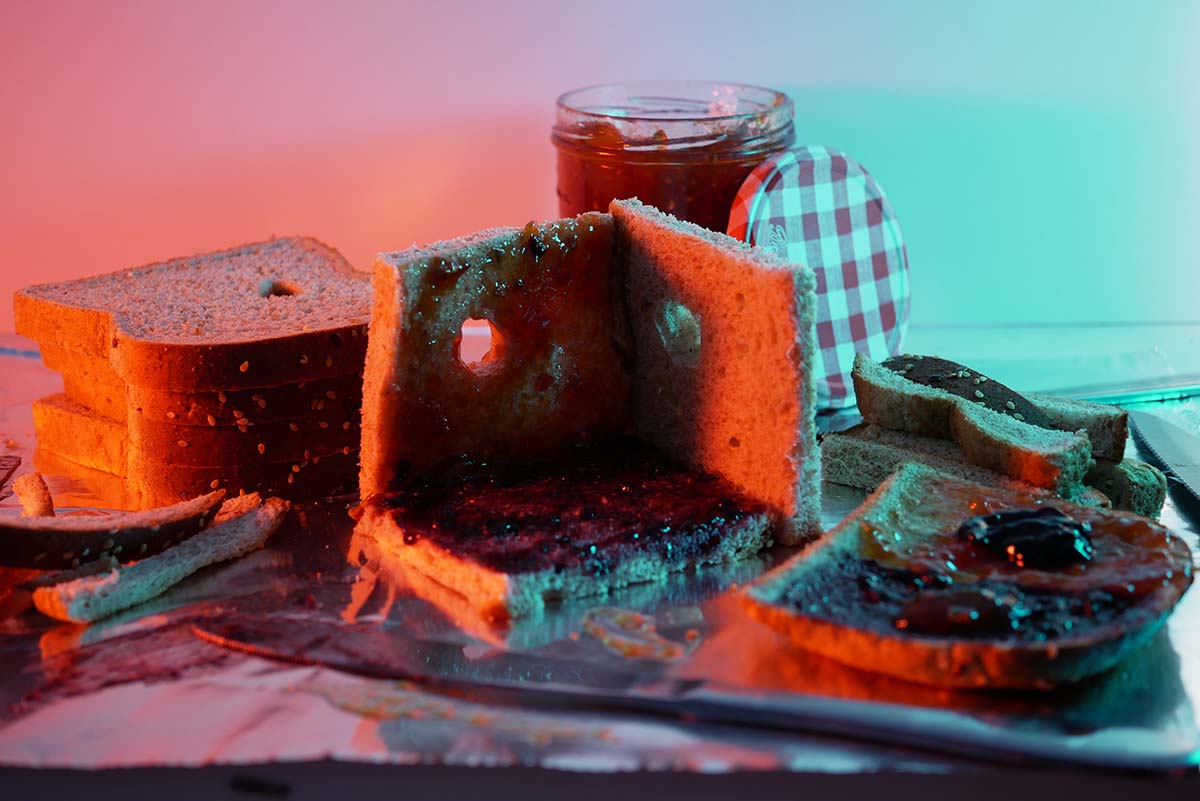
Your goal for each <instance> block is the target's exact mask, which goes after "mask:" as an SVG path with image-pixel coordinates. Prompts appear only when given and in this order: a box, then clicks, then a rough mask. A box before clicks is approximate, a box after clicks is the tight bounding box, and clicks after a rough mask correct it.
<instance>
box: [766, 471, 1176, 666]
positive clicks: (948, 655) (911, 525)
mask: <svg viewBox="0 0 1200 801" xmlns="http://www.w3.org/2000/svg"><path fill="white" fill-rule="evenodd" d="M1044 503H1045V501H1044V499H1043V498H1040V497H1038V496H1029V495H1026V494H1024V493H1018V492H1011V491H1008V490H1003V489H998V488H991V487H984V486H980V485H977V484H973V483H971V482H968V481H963V480H962V479H958V478H954V477H951V476H948V475H945V474H942V473H938V472H937V471H934V470H931V469H930V468H927V467H923V466H919V465H915V464H909V465H906V466H904V467H902V468H901V469H900V470H899V471H897V472H896V473H895V474H894V475H893V476H892V477H891V478H889V479H888V480H887V481H885V482H884V483H883V484H881V485H880V487H879V488H878V489H877V490H876V491H875V492H874V493H872V494H871V496H870V497H868V498H867V500H866V501H865V502H864V503H863V504H862V505H861V506H860V507H859V508H858V509H857V510H856V511H855V512H854V513H853V514H851V515H850V516H848V517H847V518H846V519H845V520H844V521H843V522H842V523H840V524H839V525H838V526H836V527H835V528H834V529H832V530H831V531H830V532H828V533H827V534H826V535H824V536H823V537H822V538H821V539H820V540H819V541H818V542H816V543H814V544H813V545H811V546H810V547H809V548H808V549H807V550H806V551H804V552H803V553H801V554H798V555H797V556H795V557H793V558H792V559H790V560H789V561H787V562H786V563H784V564H783V565H781V566H779V567H778V568H776V569H775V570H773V571H771V572H770V573H768V574H767V575H765V576H764V577H762V578H761V579H759V580H758V581H757V582H755V583H754V584H753V585H752V586H751V587H749V588H748V589H747V590H746V591H745V593H744V595H743V598H744V600H745V601H746V602H747V605H748V608H749V610H750V612H751V613H752V614H753V615H754V616H755V617H757V618H759V619H760V620H762V621H764V622H766V623H767V624H768V625H771V626H772V627H775V628H777V629H779V630H781V631H783V632H786V633H787V634H788V635H789V636H791V637H792V638H793V639H794V640H795V641H796V642H797V643H798V644H799V645H801V646H802V647H804V648H806V649H808V650H811V651H815V652H817V653H820V654H823V655H825V656H827V657H829V658H831V659H834V660H837V661H839V662H843V663H845V664H848V665H851V666H853V667H857V668H861V669H864V670H870V671H874V672H877V673H886V674H890V675H892V676H896V677H899V678H902V679H906V680H908V681H914V682H919V683H923V684H932V685H937V686H943V687H969V688H979V689H991V688H1036V689H1047V688H1049V687H1052V686H1055V685H1060V684H1069V683H1072V682H1076V681H1079V680H1081V679H1083V678H1086V677H1088V676H1091V675H1094V674H1096V673H1100V672H1102V671H1105V670H1108V669H1109V668H1111V667H1112V666H1113V665H1115V664H1116V663H1117V662H1119V661H1120V660H1121V659H1122V658H1124V657H1125V656H1126V655H1127V654H1129V653H1130V652H1131V651H1133V650H1134V649H1136V648H1138V647H1140V646H1141V645H1142V644H1143V643H1145V642H1146V641H1147V640H1148V639H1149V638H1150V637H1151V636H1152V635H1153V634H1154V633H1155V631H1157V630H1158V628H1159V627H1160V626H1161V625H1162V622H1163V620H1164V619H1165V618H1166V616H1167V615H1168V614H1169V612H1170V611H1171V609H1172V608H1173V607H1174V606H1175V604H1176V603H1177V602H1178V601H1179V599H1180V597H1182V595H1183V593H1184V592H1185V591H1186V590H1187V588H1188V587H1189V586H1190V584H1191V582H1192V557H1191V553H1190V551H1189V550H1188V547H1187V545H1186V543H1184V542H1183V540H1181V539H1180V538H1179V537H1178V536H1176V535H1174V534H1173V533H1172V532H1170V531H1169V530H1167V529H1165V528H1163V527H1162V526H1159V525H1158V524H1156V523H1154V522H1153V521H1151V520H1147V519H1145V518H1140V517H1137V516H1135V515H1130V514H1128V513H1123V512H1113V511H1109V510H1104V509H1095V508H1086V507H1081V506H1077V505H1074V504H1071V503H1068V502H1066V501H1062V500H1054V501H1053V502H1052V504H1053V506H1054V508H1056V509H1059V510H1060V511H1062V512H1063V513H1065V514H1067V515H1069V516H1071V517H1073V518H1075V519H1076V520H1078V521H1082V522H1085V523H1087V524H1088V525H1089V526H1090V527H1091V532H1092V533H1091V536H1092V538H1093V542H1094V543H1095V552H1094V554H1093V556H1092V559H1091V562H1090V563H1089V564H1087V565H1086V566H1084V567H1079V566H1073V567H1071V568H1062V569H1052V568H1041V569H1038V568H1035V567H1019V566H1017V565H1014V564H1012V563H1011V562H1009V561H1008V560H1006V559H1005V558H1004V557H1003V555H1001V554H991V553H983V554H976V555H971V554H973V553H974V551H971V550H970V547H976V548H982V546H978V545H976V546H969V547H966V548H965V547H964V541H963V540H962V539H961V538H959V537H958V535H957V530H958V528H959V526H960V525H961V524H962V523H963V522H964V521H965V520H967V519H968V518H970V517H972V516H974V515H978V514H980V513H981V512H985V513H990V512H996V511H1000V510H1014V509H1032V508H1036V507H1038V506H1039V505H1042V504H1044ZM955 548H956V549H957V550H953V553H954V554H955V555H956V556H955V558H954V559H952V560H951V564H950V565H947V564H946V557H945V555H944V554H946V553H949V552H950V550H948V549H955ZM939 555H941V556H939ZM937 559H941V561H937ZM931 573H937V575H939V576H941V577H942V578H941V579H938V580H926V581H917V582H916V583H914V581H913V576H914V575H915V576H926V578H927V579H932V576H931V575H930V574H931ZM1143 579H1144V581H1143ZM1135 580H1136V582H1138V585H1140V586H1138V585H1135V583H1134V582H1135ZM993 585H994V586H993ZM864 596H868V597H864ZM1010 596H1011V599H1013V600H1011V601H1010ZM870 598H874V600H870ZM1080 599H1085V600H1080ZM1010 603H1011V606H1010V605H1009V604H1010ZM972 609H973V610H975V612H976V614H975V615H968V614H967V610H972ZM1030 610H1033V611H1032V612H1031V611H1030ZM1030 615H1032V616H1030ZM997 616H999V617H997Z"/></svg>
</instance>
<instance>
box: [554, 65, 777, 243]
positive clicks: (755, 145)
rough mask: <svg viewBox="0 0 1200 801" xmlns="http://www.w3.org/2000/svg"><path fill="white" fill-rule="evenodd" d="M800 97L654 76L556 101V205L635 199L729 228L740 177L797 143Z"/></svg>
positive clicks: (584, 207)
mask: <svg viewBox="0 0 1200 801" xmlns="http://www.w3.org/2000/svg"><path fill="white" fill-rule="evenodd" d="M792 115H793V107H792V101H791V100H790V99H789V98H788V96H787V95H785V94H783V93H782V92H776V91H773V90H771V89H763V88H761V87H758V86H745V85H741V84H732V83H713V82H707V81H652V82H638V83H620V84H607V85H603V86H592V87H588V88H586V89H576V90H575V91H573V92H567V93H566V94H564V95H563V96H562V97H560V98H558V117H557V122H556V123H555V126H554V133H553V136H552V139H553V141H554V144H555V146H556V147H557V148H558V207H559V211H560V213H561V214H562V215H563V216H564V217H571V216H574V215H576V214H581V213H583V212H585V211H606V210H607V209H608V204H609V202H610V201H612V200H614V199H623V198H630V197H636V198H639V199H640V200H641V201H642V202H643V203H649V204H650V205H652V206H657V207H658V208H659V209H662V210H663V211H667V212H670V213H671V214H674V215H675V216H676V217H680V218H682V219H685V220H690V221H691V222H694V223H697V224H698V225H703V226H704V227H705V228H709V229H711V230H713V231H721V232H724V231H725V229H726V226H727V224H728V222H729V209H730V207H731V206H732V205H733V199H734V197H735V196H736V195H737V192H738V189H739V188H740V187H741V185H742V182H743V181H744V180H745V179H746V176H747V175H748V174H749V173H750V171H751V170H752V169H754V167H756V166H757V165H758V164H759V163H761V162H762V161H765V160H766V159H768V158H771V157H772V156H774V155H776V154H778V153H780V152H782V151H784V150H787V149H788V148H790V147H791V146H792V144H793V143H794V141H795V132H794V130H793V127H792Z"/></svg>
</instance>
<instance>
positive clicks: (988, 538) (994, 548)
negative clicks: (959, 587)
mask: <svg viewBox="0 0 1200 801" xmlns="http://www.w3.org/2000/svg"><path fill="white" fill-rule="evenodd" d="M1091 530H1092V527H1091V526H1090V525H1089V524H1087V523H1083V522H1080V521H1079V520H1076V519H1075V518H1073V517H1068V516H1067V515H1065V514H1063V513H1062V512H1060V511H1058V510H1057V509H1055V508H1053V507H1050V506H1043V507H1041V508H1038V509H1006V510H1003V511H1000V512H994V513H993V514H989V515H978V516H976V517H971V518H968V519H967V520H965V521H964V522H963V524H962V525H961V526H959V528H958V532H957V533H958V537H959V538H960V539H964V540H966V541H967V542H972V543H976V544H978V545H982V546H983V547H984V548H986V549H988V550H989V551H991V552H992V553H995V554H997V555H1000V556H1003V557H1004V558H1006V559H1008V561H1010V562H1012V563H1013V564H1014V565H1016V566H1017V567H1029V568H1033V569H1035V570H1061V569H1062V568H1064V567H1069V566H1071V565H1086V564H1087V563H1088V562H1090V561H1091V560H1092V556H1093V555H1094V554H1095V552H1096V548H1095V545H1094V544H1093V543H1092V537H1091Z"/></svg>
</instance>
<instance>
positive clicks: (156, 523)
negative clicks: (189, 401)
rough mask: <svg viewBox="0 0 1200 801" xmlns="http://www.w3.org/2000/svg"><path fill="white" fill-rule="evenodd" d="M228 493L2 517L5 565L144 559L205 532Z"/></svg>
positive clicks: (52, 566) (55, 566)
mask: <svg viewBox="0 0 1200 801" xmlns="http://www.w3.org/2000/svg"><path fill="white" fill-rule="evenodd" d="M224 497H225V491H224V490H218V491H216V492H210V493H208V494H206V495H202V496H200V497H197V498H193V499H191V500H188V501H185V502H182V503H177V504H174V505H172V506H168V507H164V508H161V509H149V510H146V511H143V512H122V513H118V514H114V515H111V516H108V517H23V518H0V564H3V565H6V566H9V567H31V568H39V569H44V570H59V569H67V568H73V567H78V566H79V565H80V564H82V563H83V562H86V561H88V560H89V559H99V558H101V557H104V556H108V555H112V556H115V557H117V558H118V559H120V560H121V561H129V560H133V559H138V558H140V557H142V556H144V555H146V554H153V553H157V552H159V551H161V550H162V549H164V548H166V547H168V546H170V545H172V544H174V543H177V542H182V541H183V540H185V539H187V538H188V537H190V536H192V535H193V534H195V533H196V532H198V531H201V530H203V529H204V528H205V527H206V526H207V525H208V524H209V522H211V520H212V516H213V513H214V511H215V510H216V508H217V507H218V506H219V505H220V503H221V500H222V499H223V498H224Z"/></svg>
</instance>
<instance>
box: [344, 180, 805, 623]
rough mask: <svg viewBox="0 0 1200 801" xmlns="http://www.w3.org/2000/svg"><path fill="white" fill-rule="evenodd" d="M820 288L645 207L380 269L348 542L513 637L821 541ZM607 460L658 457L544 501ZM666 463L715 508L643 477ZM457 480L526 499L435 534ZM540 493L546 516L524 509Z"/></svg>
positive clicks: (392, 261)
mask: <svg viewBox="0 0 1200 801" xmlns="http://www.w3.org/2000/svg"><path fill="white" fill-rule="evenodd" d="M813 286H814V281H813V277H812V274H811V273H810V272H809V271H807V270H805V269H804V268H799V267H796V266H794V265H789V264H786V263H784V262H782V261H780V260H777V259H775V258H773V257H771V256H769V255H768V254H766V253H764V252H762V251H759V250H757V249H754V248H751V247H750V246H748V245H745V244H743V243H739V242H736V241H734V240H732V239H730V238H728V237H725V236H723V235H719V234H713V233H712V232H708V231H705V230H703V229H699V228H697V227H696V226H692V225H689V224H687V223H684V222H681V221H679V220H676V219H674V218H673V217H670V216H669V215H665V214H662V213H661V212H659V211H657V210H655V209H652V208H650V207H647V206H644V205H642V204H640V203H638V202H637V201H635V200H630V201H616V202H614V203H613V204H612V206H611V214H600V213H589V214H583V215H580V216H579V217H578V218H575V219H571V220H559V221H555V222H550V223H542V224H533V223H531V224H530V225H528V226H526V227H525V228H524V229H515V228H514V229H496V230H491V231H484V232H480V233H478V234H473V235H471V236H468V237H464V238H461V239H457V240H453V241H450V242H445V243H439V244H436V245H433V246H430V247H426V248H415V249H412V250H409V251H405V252H401V253H395V254H383V255H382V256H380V258H379V260H378V261H377V262H376V267H375V301H374V302H375V306H374V309H373V312H372V317H371V326H370V335H369V344H368V349H367V362H366V378H365V382H364V389H363V426H362V430H363V440H362V443H363V444H362V470H361V474H360V491H361V494H362V498H363V504H362V510H361V514H362V517H361V520H360V522H359V525H358V532H359V533H360V535H365V536H372V537H375V538H376V539H377V540H379V541H380V546H381V547H387V548H390V549H391V550H392V551H393V552H394V555H395V557H396V559H398V560H400V561H406V560H407V562H408V564H409V565H410V566H412V567H414V568H415V569H417V570H420V571H421V572H423V573H425V574H427V575H429V576H430V577H432V578H433V579H435V580H436V581H438V582H440V583H442V584H444V585H445V586H447V587H449V588H451V589H453V590H455V591H457V592H459V593H460V594H461V595H463V596H464V597H465V598H467V599H469V600H470V601H471V602H472V603H477V604H479V605H480V606H481V608H482V609H483V610H484V611H485V612H486V613H487V614H491V615H493V616H509V617H511V616H521V615H527V614H533V613H535V612H536V610H537V609H539V608H540V607H541V605H542V604H543V603H544V602H545V601H546V600H548V599H552V598H556V597H560V596H563V595H580V594H589V593H600V592H604V591H606V589H608V588H611V587H615V586H623V585H624V584H628V583H631V582H638V581H648V580H651V579H654V578H658V577H661V576H662V575H664V574H665V573H667V572H669V571H674V570H681V569H685V568H688V567H695V566H697V565H700V564H707V563H709V562H714V561H724V560H729V559H736V558H741V557H743V556H745V555H749V554H750V553H753V552H755V551H757V550H759V549H761V548H763V547H765V546H766V545H767V544H768V543H769V542H770V541H771V539H772V537H773V538H774V539H775V540H776V541H782V542H788V543H794V542H797V541H801V540H803V539H806V538H809V537H812V536H813V535H815V534H816V533H817V532H818V531H819V528H820V524H819V510H820V475H819V473H820V457H819V453H818V449H817V446H816V442H815V434H814V431H815V429H814V421H813V415H814V407H815V390H814V384H813V372H812V369H811V367H812V359H813V354H814V351H815V344H814V336H815V334H814V325H815V322H814V319H815V318H814V315H815V296H814V294H813ZM467 319H486V320H488V321H489V323H490V324H491V326H492V329H493V345H492V352H491V353H490V354H489V356H488V357H486V358H485V359H484V361H483V362H482V363H480V364H475V365H470V364H466V363H465V362H464V361H463V360H462V358H461V355H460V354H459V353H458V344H459V338H460V337H461V334H460V331H461V327H462V325H463V323H464V322H465V321H466V320H467ZM626 434H633V435H635V437H636V438H635V439H625V438H624V437H625V435H626ZM613 443H622V445H621V447H622V448H624V450H625V451H627V452H628V453H630V454H631V457H630V458H634V456H636V455H637V454H638V453H639V452H640V451H639V450H638V449H645V448H649V452H650V453H656V454H657V456H656V457H655V458H654V459H651V458H646V459H643V460H642V461H641V462H639V463H638V465H639V466H637V468H636V469H632V471H630V470H629V469H626V468H628V467H629V466H628V465H626V464H625V463H623V462H621V461H620V460H615V461H614V460H613V459H611V458H607V457H606V458H605V459H601V460H600V461H599V462H595V461H594V460H593V461H588V462H586V463H587V464H589V465H592V466H593V467H595V468H596V470H600V472H599V473H597V472H595V471H593V472H592V473H589V474H588V476H587V477H586V478H584V477H579V476H576V479H575V480H573V481H566V482H561V481H559V482H558V483H554V482H555V481H556V476H557V477H558V478H562V477H563V476H568V475H575V472H574V468H573V464H572V461H571V459H575V458H578V459H590V458H591V457H588V456H586V455H585V454H584V450H586V449H587V448H596V449H603V448H605V447H609V446H611V445H612V444H613ZM581 448H582V449H584V450H580V449H581ZM563 454H570V455H571V459H566V460H565V461H558V462H556V461H554V460H555V459H556V458H557V457H561V456H562V455H563ZM639 458H640V457H639ZM655 459H657V460H661V461H656V460H655ZM547 460H549V461H547ZM664 464H667V465H671V467H670V470H671V471H673V472H672V473H671V475H673V476H674V477H675V478H674V480H675V482H676V483H677V484H678V485H679V486H682V487H689V486H700V485H703V486H706V487H707V486H716V485H713V484H712V483H711V482H719V486H720V491H719V493H718V494H719V495H720V498H715V497H713V498H709V500H710V501H712V503H711V504H710V506H708V507H705V508H703V509H701V510H699V511H697V510H695V509H693V508H692V506H691V503H692V499H690V498H688V497H687V496H686V495H681V494H680V493H679V492H678V491H673V490H671V489H670V488H668V487H667V486H665V485H664V484H663V483H662V482H661V481H658V480H657V479H656V478H655V477H656V476H657V475H659V471H660V470H661V469H666V468H664V467H663V465H664ZM530 465H539V466H540V467H538V469H539V470H541V471H542V472H541V473H539V474H537V475H536V476H534V475H530V474H529V470H530V469H531V468H530ZM601 468H602V469H601ZM462 471H467V474H471V475H474V474H476V473H477V472H479V471H484V472H486V473H487V474H488V475H489V476H490V478H489V482H490V483H488V484H487V485H486V486H484V485H480V487H479V493H480V496H479V497H486V498H491V497H492V493H493V488H494V487H501V486H507V484H506V482H508V481H509V480H510V478H511V477H512V476H513V475H522V476H526V477H527V481H528V482H529V484H528V485H524V484H523V485H521V487H520V488H517V487H512V488H510V489H509V490H508V491H507V494H504V495H503V497H502V498H501V499H497V500H495V501H494V502H491V501H488V502H485V501H484V500H480V499H479V498H476V500H474V501H472V500H471V498H466V499H460V501H461V503H462V504H464V505H465V504H468V503H471V504H473V506H472V509H473V511H476V512H478V514H477V515H476V516H474V517H470V519H469V521H467V522H464V515H463V514H462V513H461V510H459V509H458V507H457V506H456V505H455V504H457V503H459V501H455V502H454V503H450V502H449V501H447V503H449V504H450V505H449V506H445V505H443V506H442V507H438V508H440V510H441V511H438V512H436V513H435V512H430V511H429V509H428V503H430V502H420V503H418V502H416V501H413V500H412V498H410V496H409V493H410V492H411V490H412V488H413V487H429V486H441V485H442V484H441V483H440V482H445V481H447V480H448V479H447V478H446V477H447V476H456V475H458V474H459V473H460V472H462ZM605 471H607V472H605ZM543 482H551V484H552V485H553V486H554V487H555V488H556V492H557V493H558V494H559V495H561V497H556V498H555V500H554V503H551V502H550V501H549V500H547V499H546V498H544V497H543V496H542V495H541V494H539V493H538V492H534V491H533V490H532V487H533V486H537V487H541V486H543ZM450 483H451V484H452V485H453V484H454V482H453V481H450ZM651 486H652V487H653V490H651V489H650V488H649V487H651ZM597 488H599V489H597ZM585 490H586V491H588V492H592V491H593V490H594V496H595V497H592V498H590V500H588V501H587V502H582V501H581V500H580V499H579V498H578V497H577V496H578V495H579V494H580V493H581V492H584V491H585ZM631 493H636V501H634V500H633V498H632V496H631ZM434 497H437V493H434ZM406 498H407V499H408V500H405V499H406ZM664 498H665V499H670V501H671V502H670V503H669V504H667V505H666V506H663V505H661V503H660V501H661V500H662V499H664ZM489 504H490V505H489ZM555 504H558V506H556V505H555ZM560 507H561V508H560ZM431 515H432V516H431ZM538 521H540V522H538ZM578 548H582V549H583V551H582V552H579V551H578V550H577V549H578Z"/></svg>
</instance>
